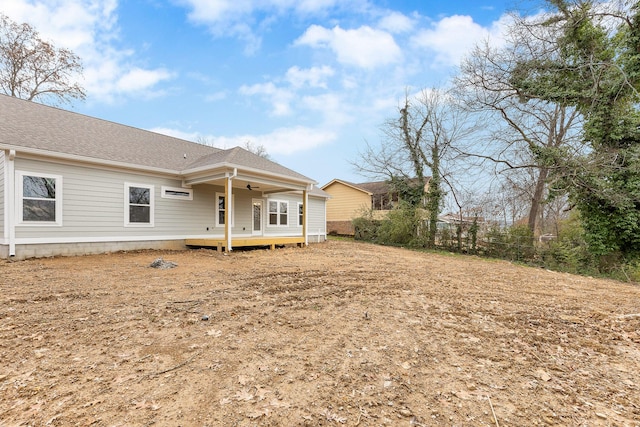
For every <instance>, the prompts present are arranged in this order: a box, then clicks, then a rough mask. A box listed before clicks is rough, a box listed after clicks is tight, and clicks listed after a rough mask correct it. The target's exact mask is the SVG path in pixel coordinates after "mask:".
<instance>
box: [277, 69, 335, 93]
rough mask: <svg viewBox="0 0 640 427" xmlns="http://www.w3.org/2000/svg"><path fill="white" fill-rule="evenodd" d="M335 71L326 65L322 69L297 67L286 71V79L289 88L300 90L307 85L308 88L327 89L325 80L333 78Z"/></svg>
mask: <svg viewBox="0 0 640 427" xmlns="http://www.w3.org/2000/svg"><path fill="white" fill-rule="evenodd" d="M334 74H335V70H334V69H333V68H331V67H329V66H327V65H323V66H322V67H311V68H307V69H301V68H300V67H298V66H297V65H295V66H293V67H291V68H289V69H288V70H287V74H286V79H287V81H289V83H291V86H293V87H295V88H300V87H302V86H305V85H308V86H310V87H319V88H324V89H326V88H327V81H326V80H327V78H329V77H331V76H333V75H334Z"/></svg>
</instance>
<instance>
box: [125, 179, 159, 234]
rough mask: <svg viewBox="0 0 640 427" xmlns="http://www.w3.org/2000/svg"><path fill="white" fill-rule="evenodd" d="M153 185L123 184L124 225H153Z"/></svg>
mask: <svg viewBox="0 0 640 427" xmlns="http://www.w3.org/2000/svg"><path fill="white" fill-rule="evenodd" d="M153 188H154V187H153V185H145V184H129V183H125V184H124V198H125V213H124V225H125V227H153V219H154V203H153V201H154V190H153Z"/></svg>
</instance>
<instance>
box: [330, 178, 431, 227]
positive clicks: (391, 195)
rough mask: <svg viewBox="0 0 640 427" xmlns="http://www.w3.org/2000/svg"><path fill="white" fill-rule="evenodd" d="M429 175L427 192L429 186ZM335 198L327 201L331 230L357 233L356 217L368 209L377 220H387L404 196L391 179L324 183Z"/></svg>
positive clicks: (336, 180) (338, 180)
mask: <svg viewBox="0 0 640 427" xmlns="http://www.w3.org/2000/svg"><path fill="white" fill-rule="evenodd" d="M428 180H429V179H428V178H427V183H426V184H425V191H427V189H428ZM322 190H323V191H325V192H326V193H328V194H329V195H330V196H331V198H330V199H329V200H328V201H327V232H328V233H329V234H341V235H353V234H354V233H355V230H354V228H353V224H352V220H353V219H354V218H357V217H359V216H361V215H362V214H363V213H364V212H369V211H370V212H371V213H372V214H373V217H374V219H383V218H385V217H386V215H387V214H388V213H389V211H390V210H391V209H393V208H394V207H395V206H397V204H398V201H399V200H400V197H399V195H398V192H397V191H394V190H393V189H392V188H391V187H390V185H389V183H388V182H387V181H373V182H363V183H360V184H354V183H351V182H347V181H343V180H340V179H334V180H332V181H330V182H329V183H327V184H325V185H323V186H322Z"/></svg>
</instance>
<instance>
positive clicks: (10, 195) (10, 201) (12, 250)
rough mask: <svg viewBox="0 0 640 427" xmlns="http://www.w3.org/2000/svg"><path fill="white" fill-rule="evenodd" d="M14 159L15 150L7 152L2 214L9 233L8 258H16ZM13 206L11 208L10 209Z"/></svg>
mask: <svg viewBox="0 0 640 427" xmlns="http://www.w3.org/2000/svg"><path fill="white" fill-rule="evenodd" d="M15 158H16V150H10V151H9V162H7V168H6V175H5V177H6V180H5V189H6V190H7V191H5V197H4V212H5V218H7V225H8V229H9V230H8V231H9V256H10V257H14V256H16V208H15V206H16V203H15V201H16V185H15V180H16V168H15V162H14V159H15ZM12 206H13V208H12Z"/></svg>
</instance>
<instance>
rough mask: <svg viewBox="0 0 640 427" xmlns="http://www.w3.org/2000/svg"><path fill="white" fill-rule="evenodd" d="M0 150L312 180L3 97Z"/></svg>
mask: <svg viewBox="0 0 640 427" xmlns="http://www.w3.org/2000/svg"><path fill="white" fill-rule="evenodd" d="M3 148H4V149H15V150H16V151H21V150H22V151H25V149H26V151H30V152H32V153H37V154H42V155H50V156H51V155H53V156H57V157H65V156H67V157H74V158H76V159H79V160H85V161H93V162H96V163H107V164H118V165H123V166H129V167H133V168H143V169H144V168H146V169H160V170H163V171H165V172H172V173H176V174H181V173H183V172H188V171H189V170H194V169H201V170H204V169H206V168H208V167H215V166H219V165H232V166H237V167H244V168H248V169H256V170H261V171H265V172H270V173H273V174H277V175H282V176H286V177H289V178H293V179H296V180H299V181H306V182H308V183H313V182H314V180H312V179H311V178H308V177H306V176H304V175H301V174H299V173H297V172H295V171H293V170H291V169H289V168H286V167H284V166H282V165H279V164H277V163H275V162H272V161H270V160H267V159H265V158H263V157H260V156H258V155H256V154H253V153H251V152H249V151H247V150H245V149H242V148H239V147H236V148H231V149H228V150H222V149H219V148H215V147H210V146H207V145H203V144H198V143H195V142H190V141H185V140H183V139H179V138H174V137H171V136H167V135H162V134H158V133H155V132H150V131H146V130H143V129H138V128H134V127H131V126H126V125H122V124H118V123H114V122H110V121H107V120H102V119H98V118H95V117H90V116H86V115H83V114H78V113H74V112H70V111H66V110H62V109H60V108H55V107H50V106H46V105H42V104H38V103H35V102H31V101H24V100H21V99H18V98H14V97H10V96H7V95H0V149H3Z"/></svg>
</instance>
